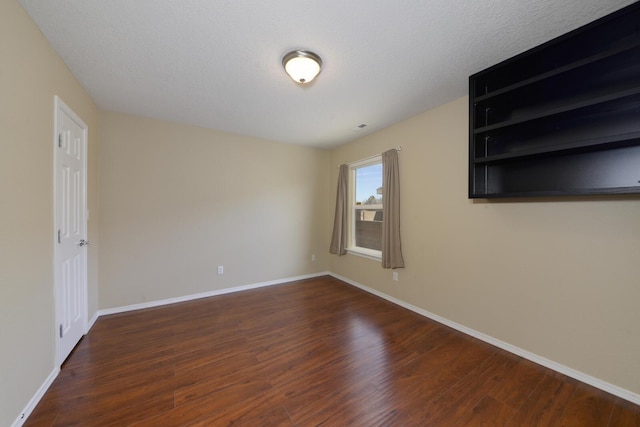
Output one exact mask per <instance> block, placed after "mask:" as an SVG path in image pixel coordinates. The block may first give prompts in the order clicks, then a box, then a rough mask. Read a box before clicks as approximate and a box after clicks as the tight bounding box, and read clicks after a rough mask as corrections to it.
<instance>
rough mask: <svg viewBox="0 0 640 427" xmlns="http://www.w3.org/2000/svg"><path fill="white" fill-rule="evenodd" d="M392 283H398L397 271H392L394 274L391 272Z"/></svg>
mask: <svg viewBox="0 0 640 427" xmlns="http://www.w3.org/2000/svg"><path fill="white" fill-rule="evenodd" d="M393 281H394V282H397V281H398V272H397V271H394V272H393Z"/></svg>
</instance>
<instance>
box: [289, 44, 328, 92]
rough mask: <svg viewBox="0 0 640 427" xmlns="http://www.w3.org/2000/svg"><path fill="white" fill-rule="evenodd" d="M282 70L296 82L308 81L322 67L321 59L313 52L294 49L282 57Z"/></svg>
mask: <svg viewBox="0 0 640 427" xmlns="http://www.w3.org/2000/svg"><path fill="white" fill-rule="evenodd" d="M282 66H283V67H284V70H285V71H286V72H287V74H289V75H290V76H291V78H292V79H293V80H294V81H295V82H296V83H302V84H304V83H309V82H310V81H311V80H313V79H314V78H315V77H316V76H317V75H318V73H320V69H321V68H322V59H320V57H319V56H318V55H316V54H315V53H313V52H308V51H306V50H294V51H291V52H289V53H287V54H286V55H285V56H284V58H282Z"/></svg>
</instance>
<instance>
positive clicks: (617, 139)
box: [474, 132, 640, 164]
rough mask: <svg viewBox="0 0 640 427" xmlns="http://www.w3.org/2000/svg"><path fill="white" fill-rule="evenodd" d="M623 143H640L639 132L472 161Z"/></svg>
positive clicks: (529, 155)
mask: <svg viewBox="0 0 640 427" xmlns="http://www.w3.org/2000/svg"><path fill="white" fill-rule="evenodd" d="M624 145H640V132H631V133H626V134H622V135H611V136H605V137H601V138H593V139H588V140H581V141H574V142H567V143H562V144H555V145H549V146H545V147H541V148H529V149H523V150H520V151H516V152H511V153H505V154H496V155H492V156H485V157H477V158H475V160H474V162H475V163H476V164H483V163H496V162H501V161H505V160H509V159H518V158H524V157H533V156H540V155H544V154H553V153H559V152H562V151H588V150H598V149H606V148H612V147H620V146H624Z"/></svg>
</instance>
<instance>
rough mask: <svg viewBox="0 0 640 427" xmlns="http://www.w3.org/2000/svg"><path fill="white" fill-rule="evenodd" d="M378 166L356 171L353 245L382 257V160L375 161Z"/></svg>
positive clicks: (371, 165) (356, 168)
mask: <svg viewBox="0 0 640 427" xmlns="http://www.w3.org/2000/svg"><path fill="white" fill-rule="evenodd" d="M374 162H375V163H373V164H367V165H363V166H361V167H354V168H353V172H354V173H353V174H352V177H353V178H354V186H353V188H354V193H355V194H354V201H353V221H351V225H352V229H351V239H352V240H351V242H352V246H353V247H355V249H358V248H364V249H365V250H370V251H374V252H373V253H370V252H367V253H368V254H369V255H374V256H380V253H379V251H380V250H381V249H382V219H383V212H382V162H381V161H380V160H374ZM352 249H354V248H352ZM375 251H377V252H378V253H375Z"/></svg>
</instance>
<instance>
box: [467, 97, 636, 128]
mask: <svg viewBox="0 0 640 427" xmlns="http://www.w3.org/2000/svg"><path fill="white" fill-rule="evenodd" d="M638 94H640V86H639V87H633V88H630V89H625V90H622V91H619V92H614V93H608V94H606V95H601V96H597V97H592V98H588V99H585V100H581V101H579V102H573V103H570V104H566V105H562V106H560V107H555V108H547V109H545V108H540V109H538V110H536V111H534V112H531V113H529V114H526V115H524V114H523V115H520V116H519V117H518V118H517V119H511V120H505V121H503V122H499V123H496V124H493V125H489V126H484V127H481V128H478V129H475V130H474V131H473V132H474V133H482V132H487V131H490V130H494V129H500V128H503V127H507V126H513V125H517V124H519V123H524V122H529V121H532V120H537V119H541V118H544V117H548V116H553V115H556V114H561V113H565V112H568V111H573V110H578V109H580V108H585V107H589V106H592V105H597V104H602V103H605V102H609V101H614V100H617V99H621V98H625V97H628V96H632V95H638Z"/></svg>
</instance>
